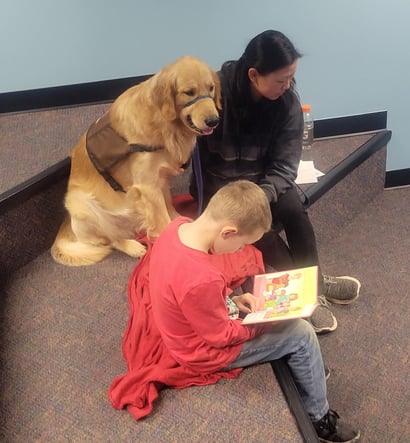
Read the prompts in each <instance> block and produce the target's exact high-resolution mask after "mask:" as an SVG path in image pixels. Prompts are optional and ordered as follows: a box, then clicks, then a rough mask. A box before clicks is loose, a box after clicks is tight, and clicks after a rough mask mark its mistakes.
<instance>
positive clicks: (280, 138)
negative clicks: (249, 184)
mask: <svg viewBox="0 0 410 443" xmlns="http://www.w3.org/2000/svg"><path fill="white" fill-rule="evenodd" d="M289 98H290V99H291V100H290V104H289V112H288V115H287V117H286V118H285V120H284V122H283V124H282V125H281V128H280V129H279V130H278V131H277V132H276V134H275V136H274V137H273V138H272V141H271V143H270V146H269V151H268V154H267V158H266V168H265V176H264V177H263V178H262V179H261V180H260V182H259V184H260V186H261V188H262V189H263V190H264V192H265V194H266V196H267V197H268V199H269V201H271V202H275V201H276V200H277V198H278V197H279V196H280V195H281V194H283V193H284V192H286V190H287V189H289V188H290V187H292V186H294V182H295V179H296V176H297V170H298V166H299V162H300V158H301V155H302V135H303V113H302V109H301V105H300V102H299V99H298V98H297V96H296V94H294V93H291V95H289Z"/></svg>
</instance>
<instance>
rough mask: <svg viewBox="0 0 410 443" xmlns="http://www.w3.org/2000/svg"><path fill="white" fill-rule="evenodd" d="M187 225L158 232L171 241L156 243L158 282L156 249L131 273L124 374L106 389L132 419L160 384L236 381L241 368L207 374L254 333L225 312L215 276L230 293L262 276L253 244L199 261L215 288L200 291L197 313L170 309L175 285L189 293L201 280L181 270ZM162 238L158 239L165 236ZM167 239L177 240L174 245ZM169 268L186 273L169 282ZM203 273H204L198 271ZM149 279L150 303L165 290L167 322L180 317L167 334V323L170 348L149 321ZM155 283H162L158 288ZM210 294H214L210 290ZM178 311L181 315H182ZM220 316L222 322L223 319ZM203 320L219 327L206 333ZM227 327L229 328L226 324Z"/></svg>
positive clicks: (144, 409)
mask: <svg viewBox="0 0 410 443" xmlns="http://www.w3.org/2000/svg"><path fill="white" fill-rule="evenodd" d="M185 221H189V220H188V219H179V220H177V221H175V222H173V223H172V224H171V225H170V226H169V228H168V229H167V230H166V233H165V234H162V235H165V236H168V235H169V236H170V239H169V240H171V242H170V243H168V240H167V241H166V242H164V243H162V242H160V243H159V244H160V246H159V248H158V251H160V253H158V254H157V253H156V254H155V256H157V258H158V261H157V259H155V260H156V263H157V264H156V265H155V266H153V267H152V270H153V273H154V275H155V277H153V276H151V275H150V262H151V258H152V253H153V247H152V245H151V244H150V243H149V242H148V244H147V245H148V250H147V253H146V254H145V256H144V257H142V259H141V260H140V261H139V263H138V264H137V266H136V267H135V269H134V271H133V272H132V274H131V277H130V279H129V282H128V303H129V310H130V313H129V319H128V324H127V327H126V330H125V334H124V338H123V342H122V351H123V355H124V359H125V362H126V364H127V371H126V373H124V374H122V375H119V376H117V377H116V378H115V379H114V380H113V381H112V383H111V385H110V388H109V398H110V401H111V404H112V405H113V407H114V408H116V409H123V408H127V409H128V412H130V414H132V416H133V417H134V418H135V419H140V418H142V417H145V416H146V415H148V414H149V413H150V412H151V411H152V409H153V406H154V402H155V400H156V399H157V398H158V396H159V393H160V390H161V389H163V388H164V387H165V386H168V387H173V388H184V387H188V386H192V385H198V386H201V385H207V384H210V383H216V382H217V381H218V380H219V379H220V378H221V377H226V378H234V377H236V376H238V374H239V373H240V371H241V369H233V370H230V371H223V370H214V369H212V368H219V369H220V368H222V367H223V366H224V365H226V364H227V363H228V362H229V361H231V360H232V359H233V358H234V357H235V355H236V354H237V352H239V349H240V346H241V344H240V343H241V342H243V340H244V339H245V337H246V336H247V335H249V337H251V336H252V335H253V334H256V329H255V330H253V329H249V328H247V327H244V326H241V325H240V321H232V320H228V314H227V308H226V305H225V300H224V299H223V295H222V294H223V293H224V287H222V286H221V285H220V283H221V282H219V281H218V279H220V278H222V279H224V281H225V282H227V284H228V285H229V286H230V287H231V288H232V289H233V288H235V287H236V286H239V285H240V284H241V283H242V282H243V281H244V280H245V279H246V277H248V276H251V275H254V274H257V273H260V272H263V262H262V256H261V254H260V252H259V251H258V250H257V249H256V248H254V247H251V246H249V247H246V248H244V249H243V250H242V251H239V252H238V253H235V254H225V255H209V256H208V255H207V254H201V253H200V254H199V255H200V257H201V258H200V260H204V261H203V264H204V266H205V267H206V268H207V269H208V271H209V272H210V273H209V274H208V275H209V276H211V277H212V278H215V277H217V279H216V280H215V281H214V282H213V285H212V286H210V288H211V287H212V290H209V291H208V290H206V291H205V290H204V294H205V295H204V294H202V295H203V298H204V300H201V301H200V304H199V305H196V306H197V307H195V306H192V307H191V308H190V307H188V308H186V306H188V299H186V300H185V302H184V303H183V308H182V307H181V308H178V306H179V305H177V307H175V306H174V307H172V308H171V307H170V303H171V301H172V294H173V292H172V291H171V288H173V287H174V285H176V286H175V288H178V287H179V288H180V287H188V286H189V284H188V283H189V282H190V281H191V282H193V281H197V282H199V279H198V277H199V275H200V274H199V273H197V271H195V274H193V273H192V272H193V271H194V270H195V269H196V268H194V267H193V266H192V264H191V267H190V268H189V270H188V267H187V266H186V264H185V262H186V260H185V258H188V257H186V256H185V253H186V251H185V249H184V248H183V247H182V246H183V245H182V244H181V243H180V242H179V241H177V240H178V238H177V229H178V226H179V224H180V223H183V222H185ZM162 235H161V237H160V238H162ZM172 237H174V239H173V240H172ZM157 242H158V240H157ZM178 243H179V244H178ZM190 251H191V252H192V253H193V254H192V255H193V256H196V254H195V253H194V252H195V251H194V250H190ZM182 252H183V253H182ZM197 252H198V251H197ZM188 255H191V254H188ZM213 265H214V268H213V267H212V266H213ZM171 266H172V267H173V269H177V270H178V271H179V268H181V270H182V271H183V270H184V269H185V272H178V273H177V274H175V278H173V279H171V280H170V281H167V279H168V278H169V273H170V270H171ZM218 270H219V271H220V272H219V273H218ZM211 271H212V272H211ZM201 275H202V276H203V275H204V274H202V273H201ZM221 275H222V277H221ZM177 276H178V277H177ZM154 280H155V283H158V285H157V284H153V290H154V291H155V294H156V295H155V297H154V298H155V300H156V303H155V304H156V305H157V304H158V303H162V297H161V296H160V292H157V289H158V290H160V291H161V294H162V291H165V292H164V293H165V294H166V296H165V298H164V305H165V301H166V303H167V304H166V306H168V308H171V309H170V310H169V314H171V312H172V314H173V317H172V318H177V319H178V322H177V324H176V329H175V330H172V324H173V323H172V322H171V320H170V319H168V320H166V325H167V331H169V332H167V334H170V332H171V331H173V334H174V335H172V334H171V335H169V336H168V338H167V343H168V344H167V345H166V344H165V340H164V338H163V337H164V336H165V333H160V331H159V328H158V325H157V321H155V320H154V315H153V309H152V300H151V299H152V297H151V293H150V289H151V284H150V282H154ZM217 281H218V284H217ZM160 282H161V284H159V283H160ZM184 282H188V283H184ZM191 286H192V284H191ZM210 288H209V289H210ZM203 289H204V288H203ZM214 289H215V291H216V292H214ZM217 291H222V292H221V293H220V292H217ZM178 294H179V292H178ZM197 296H198V294H197ZM182 298H184V297H182ZM205 298H206V299H205ZM174 300H176V299H174ZM222 301H223V306H222ZM205 308H207V309H208V310H207V311H206V313H204V312H203V310H204V309H205ZM214 308H215V310H214ZM186 310H187V312H188V315H195V316H196V317H195V322H194V323H193V325H198V326H197V327H195V329H194V328H193V327H192V331H188V325H187V324H186V319H184V313H183V311H184V312H185V311H186ZM159 312H161V314H159V316H160V317H164V318H165V317H167V311H166V310H165V309H164V310H161V309H159ZM178 312H179V313H180V316H179V317H178ZM214 313H215V314H214ZM222 313H223V314H222ZM216 314H217V319H215V320H214V319H209V317H210V316H213V315H216ZM202 315H204V318H202V319H201V316H202ZM222 315H223V319H222V318H221V316H222ZM205 316H206V318H208V320H210V321H212V325H214V326H215V327H218V328H219V329H218V330H215V331H210V330H209V328H208V327H207V325H206V324H205V323H206V320H205ZM198 317H199V319H198ZM198 320H199V321H198ZM181 321H182V323H181ZM228 323H232V324H230V325H228ZM197 328H199V329H197ZM200 332H201V333H203V334H205V335H204V337H202V335H200ZM178 334H181V335H178ZM184 334H185V335H184ZM205 337H206V340H205ZM225 342H226V343H228V342H229V343H231V345H228V344H226V345H225V346H223V343H225ZM168 346H170V347H171V348H172V350H173V351H172V352H171V351H170V349H168ZM185 346H186V348H187V350H188V349H189V352H192V355H191V356H190V355H189V352H188V351H187V350H185V349H183V348H184V347H185ZM208 351H209V354H208ZM174 354H175V356H174ZM181 362H183V363H181Z"/></svg>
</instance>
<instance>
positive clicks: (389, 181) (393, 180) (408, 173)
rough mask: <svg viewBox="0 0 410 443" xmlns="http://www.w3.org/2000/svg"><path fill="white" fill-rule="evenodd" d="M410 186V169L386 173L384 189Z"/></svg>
mask: <svg viewBox="0 0 410 443" xmlns="http://www.w3.org/2000/svg"><path fill="white" fill-rule="evenodd" d="M409 185H410V168H407V169H396V170H394V171H387V172H386V181H385V184H384V187H385V188H396V187H399V186H409Z"/></svg>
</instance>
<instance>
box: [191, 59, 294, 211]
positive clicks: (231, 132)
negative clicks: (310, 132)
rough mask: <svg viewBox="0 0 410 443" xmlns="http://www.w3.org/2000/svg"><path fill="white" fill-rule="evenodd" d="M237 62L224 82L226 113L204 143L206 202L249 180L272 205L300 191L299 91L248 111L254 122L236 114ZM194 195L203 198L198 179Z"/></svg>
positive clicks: (225, 69)
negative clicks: (291, 191) (297, 184)
mask: <svg viewBox="0 0 410 443" xmlns="http://www.w3.org/2000/svg"><path fill="white" fill-rule="evenodd" d="M235 67H236V62H228V63H225V64H224V65H223V67H222V69H221V71H220V72H219V73H218V74H219V76H220V79H221V85H222V95H223V111H222V113H221V116H220V117H221V120H220V123H219V126H218V127H217V128H216V130H215V131H214V133H213V134H212V135H209V136H203V137H200V138H199V139H198V146H199V152H200V158H201V169H202V177H203V188H204V202H205V203H206V202H207V201H208V200H209V198H210V197H211V196H212V195H213V194H214V193H215V192H216V191H217V190H218V189H219V188H220V187H222V186H223V185H224V184H226V183H229V182H231V181H234V180H239V179H245V180H250V181H252V182H255V183H257V184H259V185H260V186H261V188H262V189H263V190H264V191H265V193H266V195H267V197H268V199H269V201H271V202H275V201H276V200H277V198H278V196H280V195H281V194H283V193H284V192H285V191H286V190H287V189H289V188H290V187H292V186H294V181H295V178H296V175H297V169H298V165H299V161H300V157H301V153H302V133H303V114H302V110H301V105H300V102H299V99H298V97H297V95H296V93H295V92H293V91H292V90H288V91H287V92H286V93H285V94H284V95H283V96H282V97H280V98H279V99H277V100H275V101H269V100H267V99H262V100H261V101H260V102H258V103H256V104H254V105H252V106H251V109H249V107H248V111H249V112H248V114H251V115H252V118H244V119H243V120H242V121H238V118H237V117H235V116H233V115H232V112H231V109H232V108H233V107H235V106H237V104H236V103H234V101H233V100H234V95H233V94H232V90H233V89H234V88H235ZM191 194H192V195H194V196H195V197H197V189H196V183H195V179H193V180H192V182H191Z"/></svg>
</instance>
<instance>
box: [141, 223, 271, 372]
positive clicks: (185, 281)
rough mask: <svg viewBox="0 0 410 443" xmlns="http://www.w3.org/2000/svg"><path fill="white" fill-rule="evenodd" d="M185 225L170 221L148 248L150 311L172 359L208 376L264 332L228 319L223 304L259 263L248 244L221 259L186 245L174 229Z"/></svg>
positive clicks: (258, 270) (254, 249) (254, 252)
mask: <svg viewBox="0 0 410 443" xmlns="http://www.w3.org/2000/svg"><path fill="white" fill-rule="evenodd" d="M186 222H190V220H189V219H187V218H185V217H180V218H178V219H176V220H174V221H173V222H172V223H171V224H170V225H168V227H167V228H166V229H165V231H164V232H163V233H162V234H161V236H160V237H159V238H158V240H157V241H156V242H155V244H154V246H153V249H152V252H151V257H150V264H149V275H150V278H149V289H150V294H151V302H152V311H153V317H154V320H155V323H156V326H157V328H158V330H159V331H160V333H161V336H162V339H163V341H164V344H165V346H166V347H167V349H168V351H169V352H170V354H171V355H172V356H173V357H174V358H175V360H176V361H177V362H179V363H180V364H181V365H183V366H186V367H188V368H190V369H193V370H196V371H198V372H199V373H209V372H213V371H218V370H221V369H222V368H224V367H226V366H227V365H229V363H231V362H232V361H233V360H235V358H236V357H237V355H238V354H239V352H240V351H241V349H242V344H243V343H244V342H245V341H247V340H250V339H252V338H254V337H256V336H257V335H258V334H260V333H262V332H263V328H257V327H249V326H244V325H242V321H241V320H240V319H238V320H231V319H230V318H229V317H228V313H227V306H226V296H227V295H228V291H230V289H228V286H232V285H233V286H235V285H238V284H239V283H240V280H241V279H242V280H243V277H244V276H249V275H254V274H257V273H260V272H262V271H263V265H262V259H261V257H260V254H259V251H257V250H256V248H253V247H251V246H249V247H246V248H244V249H243V250H241V251H238V252H235V253H233V254H225V255H220V256H218V255H210V254H206V253H204V252H202V251H198V250H195V249H192V248H189V247H187V246H185V245H184V244H183V243H181V241H180V240H179V236H178V228H179V226H180V225H181V224H182V223H186ZM250 253H251V255H252V257H251V256H249V254H250ZM245 257H247V259H246V260H244V258H245ZM252 258H253V259H252Z"/></svg>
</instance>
